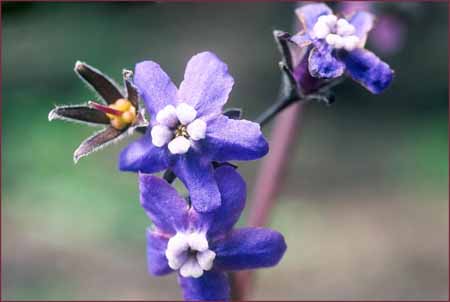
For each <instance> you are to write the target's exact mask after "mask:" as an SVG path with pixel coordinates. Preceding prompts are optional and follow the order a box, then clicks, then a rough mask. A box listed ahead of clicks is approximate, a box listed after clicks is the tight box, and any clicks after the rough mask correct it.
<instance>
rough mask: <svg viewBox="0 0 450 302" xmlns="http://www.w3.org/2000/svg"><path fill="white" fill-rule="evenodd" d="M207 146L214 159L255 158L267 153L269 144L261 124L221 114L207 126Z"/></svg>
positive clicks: (222, 160)
mask: <svg viewBox="0 0 450 302" xmlns="http://www.w3.org/2000/svg"><path fill="white" fill-rule="evenodd" d="M205 146H206V148H207V149H208V151H207V152H208V153H209V154H210V156H211V157H212V159H213V160H216V161H221V162H225V161H229V160H253V159H257V158H260V157H262V156H264V155H266V154H267V152H268V151H269V146H268V144H267V141H266V139H265V138H264V136H263V134H262V132H261V128H260V126H259V124H257V123H254V122H250V121H247V120H233V119H229V118H228V117H226V116H224V115H221V116H219V117H218V118H216V119H215V120H213V121H211V122H210V123H209V124H208V127H207V128H206V142H205Z"/></svg>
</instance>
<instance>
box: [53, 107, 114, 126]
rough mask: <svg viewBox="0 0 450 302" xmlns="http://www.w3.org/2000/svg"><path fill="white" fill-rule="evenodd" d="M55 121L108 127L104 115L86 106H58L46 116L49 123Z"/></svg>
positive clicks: (107, 120) (107, 121) (108, 121)
mask: <svg viewBox="0 0 450 302" xmlns="http://www.w3.org/2000/svg"><path fill="white" fill-rule="evenodd" d="M55 119H58V120H67V121H71V122H79V123H85V124H94V125H98V124H100V125H109V123H110V120H109V118H108V117H107V116H106V114H104V113H103V112H101V111H100V110H97V109H93V108H90V107H88V106H86V105H74V106H58V107H56V108H55V109H53V110H52V111H50V113H49V114H48V120H49V121H53V120H55Z"/></svg>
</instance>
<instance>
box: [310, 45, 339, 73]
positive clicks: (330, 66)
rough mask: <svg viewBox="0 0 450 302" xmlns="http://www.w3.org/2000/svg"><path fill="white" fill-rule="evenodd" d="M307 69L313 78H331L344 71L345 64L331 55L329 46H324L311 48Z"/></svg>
mask: <svg viewBox="0 0 450 302" xmlns="http://www.w3.org/2000/svg"><path fill="white" fill-rule="evenodd" d="M308 69H309V73H310V74H311V75H312V76H313V77H315V78H324V79H333V78H337V77H339V76H341V75H342V74H343V73H344V70H345V65H344V64H343V63H342V62H340V61H339V60H337V59H336V58H335V57H334V56H333V54H332V48H331V47H328V46H324V47H320V49H319V48H313V49H312V50H311V52H310V53H309V58H308Z"/></svg>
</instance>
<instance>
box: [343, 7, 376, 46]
mask: <svg viewBox="0 0 450 302" xmlns="http://www.w3.org/2000/svg"><path fill="white" fill-rule="evenodd" d="M349 22H350V24H351V25H353V26H354V27H355V33H354V34H355V35H356V36H357V37H358V38H359V39H360V43H359V47H364V44H365V43H366V39H367V33H368V32H369V31H370V30H371V29H372V27H373V24H374V22H375V16H374V15H372V14H371V13H368V12H365V11H358V12H356V13H354V14H353V15H352V16H351V17H350V18H349Z"/></svg>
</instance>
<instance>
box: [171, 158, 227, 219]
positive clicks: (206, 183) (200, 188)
mask: <svg viewBox="0 0 450 302" xmlns="http://www.w3.org/2000/svg"><path fill="white" fill-rule="evenodd" d="M173 171H174V172H175V174H176V175H177V176H178V177H179V178H180V180H181V181H182V182H183V183H184V184H185V186H186V187H187V189H188V191H189V194H190V198H191V202H192V206H193V207H194V209H195V210H196V211H198V212H208V211H211V210H213V209H215V208H217V207H218V206H220V193H219V189H218V187H217V183H216V181H215V179H214V170H213V167H212V164H211V162H210V160H209V159H208V158H203V157H201V156H200V155H199V154H197V153H195V152H193V151H192V150H190V152H188V153H186V154H183V155H182V156H178V159H177V161H176V163H175V166H174V167H173Z"/></svg>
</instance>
